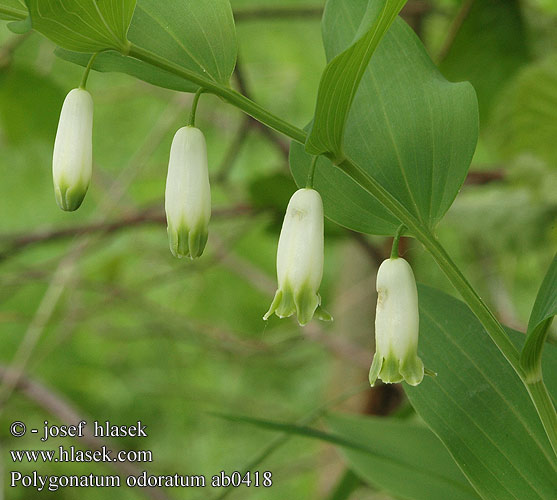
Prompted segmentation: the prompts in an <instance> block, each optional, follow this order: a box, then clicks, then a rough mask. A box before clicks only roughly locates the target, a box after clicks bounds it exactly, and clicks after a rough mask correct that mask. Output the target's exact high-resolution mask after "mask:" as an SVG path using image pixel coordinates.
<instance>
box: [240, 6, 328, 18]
mask: <svg viewBox="0 0 557 500" xmlns="http://www.w3.org/2000/svg"><path fill="white" fill-rule="evenodd" d="M322 15H323V7H320V6H317V5H315V6H311V5H307V6H303V7H245V8H241V9H235V10H234V19H235V20H236V21H257V20H261V19H286V20H288V19H302V18H320V17H321V16H322Z"/></svg>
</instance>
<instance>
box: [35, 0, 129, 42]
mask: <svg viewBox="0 0 557 500" xmlns="http://www.w3.org/2000/svg"><path fill="white" fill-rule="evenodd" d="M135 2H136V0H49V1H44V0H27V4H28V6H29V12H30V14H31V20H32V23H33V28H34V29H36V30H37V31H39V32H40V33H42V34H43V35H45V36H46V37H47V38H50V39H51V40H52V41H53V42H54V43H56V44H58V45H60V46H61V47H64V48H66V49H69V50H75V51H77V52H100V51H102V50H107V49H115V50H118V51H123V52H125V51H126V50H127V49H128V45H129V44H128V40H127V38H126V35H127V33H128V28H129V26H130V22H131V19H132V16H133V12H134V9H135Z"/></svg>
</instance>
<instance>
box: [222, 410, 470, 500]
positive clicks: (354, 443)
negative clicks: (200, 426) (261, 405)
mask: <svg viewBox="0 0 557 500" xmlns="http://www.w3.org/2000/svg"><path fill="white" fill-rule="evenodd" d="M217 416H220V417H221V418H225V419H227V420H230V421H233V422H238V423H245V424H250V425H255V426H257V427H259V428H262V429H268V430H274V431H281V432H286V433H289V434H295V435H298V436H302V437H307V438H313V439H319V440H321V441H325V442H328V443H331V444H333V445H336V446H340V447H341V448H342V449H343V451H344V452H345V453H346V456H347V458H348V461H349V462H350V465H351V467H353V468H354V471H355V472H356V473H357V474H358V475H359V476H360V477H361V478H362V479H364V480H365V481H366V482H369V483H370V484H372V485H375V486H379V487H380V488H382V489H384V490H386V491H387V492H389V493H391V494H393V495H395V496H399V497H402V498H408V499H412V500H414V499H415V500H446V499H447V498H452V499H455V500H477V499H478V496H477V495H476V494H475V492H474V490H473V489H472V488H471V487H470V485H469V484H468V483H467V481H466V479H465V478H464V476H463V475H462V473H461V472H460V471H459V470H458V467H456V465H454V463H453V462H452V460H451V459H450V456H449V454H448V453H447V451H446V449H445V448H444V447H443V445H442V444H441V442H440V441H439V440H438V439H437V438H436V437H435V435H434V434H433V433H432V432H431V431H430V430H428V429H427V428H425V427H422V426H415V425H411V424H407V423H402V422H398V421H392V420H385V419H383V418H370V417H356V416H344V415H329V416H328V417H327V422H328V424H329V425H330V426H331V427H332V429H333V431H334V433H328V432H324V431H320V430H317V429H313V428H311V427H305V426H299V425H294V424H287V423H281V422H273V421H270V420H264V419H259V418H252V417H244V416H233V415H222V414H220V415H217Z"/></svg>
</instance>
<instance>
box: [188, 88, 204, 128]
mask: <svg viewBox="0 0 557 500" xmlns="http://www.w3.org/2000/svg"><path fill="white" fill-rule="evenodd" d="M203 92H204V89H203V87H200V88H199V90H198V91H197V92H196V93H195V96H194V97H193V102H192V103H191V113H190V120H189V123H188V125H189V126H190V127H195V114H196V113H197V105H198V104H199V98H200V97H201V94H203Z"/></svg>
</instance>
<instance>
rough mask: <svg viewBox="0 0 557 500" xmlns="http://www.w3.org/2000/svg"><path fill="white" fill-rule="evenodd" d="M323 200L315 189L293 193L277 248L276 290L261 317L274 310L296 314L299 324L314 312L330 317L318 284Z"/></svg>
mask: <svg viewBox="0 0 557 500" xmlns="http://www.w3.org/2000/svg"><path fill="white" fill-rule="evenodd" d="M323 260H324V257H323V202H322V201H321V196H320V195H319V193H318V192H317V191H315V190H314V189H309V188H306V189H299V190H298V191H296V192H295V193H294V195H293V196H292V198H291V199H290V202H289V203H288V208H287V209H286V215H285V217H284V222H283V224H282V229H281V232H280V238H279V243H278V250H277V277H278V290H277V292H276V294H275V298H274V299H273V302H272V304H271V307H270V308H269V310H268V311H267V313H266V314H265V316H264V317H263V319H265V320H267V319H268V318H269V317H270V316H271V314H273V313H275V314H276V315H277V316H278V317H279V318H286V317H289V316H292V315H293V314H294V313H296V314H297V316H298V322H299V323H300V325H302V326H303V325H305V324H306V323H308V322H309V321H310V320H311V318H313V316H314V314H315V315H316V316H317V317H318V318H319V319H322V320H326V321H330V320H332V318H331V316H330V315H329V313H327V311H325V310H324V309H322V308H321V296H320V295H319V293H318V292H319V285H320V284H321V278H322V277H323Z"/></svg>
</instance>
